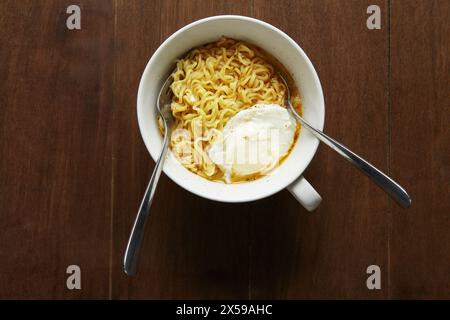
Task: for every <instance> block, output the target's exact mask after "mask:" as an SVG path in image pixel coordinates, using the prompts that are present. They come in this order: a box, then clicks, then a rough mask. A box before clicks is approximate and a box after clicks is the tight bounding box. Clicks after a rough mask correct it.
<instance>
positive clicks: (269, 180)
mask: <svg viewBox="0 0 450 320" xmlns="http://www.w3.org/2000/svg"><path fill="white" fill-rule="evenodd" d="M221 36H226V37H230V38H234V39H238V40H243V41H247V42H249V43H253V44H255V45H257V46H259V47H260V48H262V49H264V50H265V51H267V52H268V53H270V54H271V55H273V56H274V57H275V58H276V59H278V60H279V61H280V62H281V63H282V64H283V65H284V66H285V67H286V69H287V70H288V71H289V72H290V73H291V75H292V77H293V79H294V81H295V83H296V84H297V86H298V88H299V90H300V94H301V97H302V103H303V116H304V118H305V119H306V120H307V121H309V122H310V123H311V124H312V125H313V126H314V127H316V128H318V129H321V130H322V129H323V125H324V116H325V108H324V99H323V93H322V88H321V85H320V81H319V79H318V77H317V74H316V72H315V70H314V67H313V66H312V64H311V62H310V60H309V59H308V57H307V56H306V54H305V53H304V52H303V51H302V49H301V48H300V47H299V46H298V45H297V44H296V43H295V42H294V41H293V40H292V39H291V38H289V37H288V36H287V35H286V34H284V33H283V32H282V31H280V30H279V29H277V28H275V27H273V26H271V25H269V24H267V23H265V22H262V21H260V20H256V19H253V18H248V17H242V16H216V17H210V18H206V19H203V20H199V21H196V22H193V23H191V24H190V25H187V26H186V27H184V28H182V29H180V30H178V31H177V32H176V33H174V34H173V35H172V36H170V37H169V38H168V39H167V40H166V41H165V42H164V43H163V44H162V45H161V46H160V47H159V48H158V50H157V51H156V52H155V54H154V55H153V56H152V58H151V59H150V61H149V62H148V64H147V66H146V68H145V71H144V73H143V75H142V78H141V82H140V84H139V91H138V101H137V108H138V110H137V111H138V121H139V127H140V130H141V134H142V137H143V140H144V143H145V145H146V147H147V149H148V151H149V152H150V155H151V156H152V158H153V159H154V160H155V161H156V159H157V158H158V157H159V153H160V150H161V147H162V136H161V134H160V132H159V130H158V126H157V120H156V119H157V115H156V114H157V111H156V99H157V94H158V91H159V89H160V88H161V85H162V83H163V81H164V79H165V78H166V77H167V75H168V74H169V73H170V71H171V70H172V69H173V68H174V62H175V60H176V59H177V58H180V57H182V56H183V55H184V54H185V53H186V52H187V51H189V50H190V49H192V48H194V47H197V46H200V45H203V44H205V43H208V42H213V41H216V40H218V39H219V38H220V37H221ZM317 146H318V140H317V139H316V138H314V137H313V136H312V135H311V134H309V133H308V132H307V131H306V130H301V132H300V136H299V138H298V141H297V143H296V145H295V147H294V149H293V150H292V152H291V154H290V155H289V157H288V158H287V159H286V160H285V161H284V162H283V163H282V164H281V165H280V166H279V167H278V168H277V169H276V170H274V171H273V172H272V173H271V174H270V175H268V176H265V177H263V178H261V179H258V180H255V181H251V182H245V183H237V184H223V183H219V182H213V181H208V180H207V179H204V178H202V177H200V176H198V175H196V174H194V173H192V172H190V171H189V170H187V169H186V168H184V167H183V166H182V165H181V164H180V163H179V162H178V161H177V160H176V159H175V157H174V156H173V154H172V153H171V152H169V154H168V156H167V159H166V162H165V164H164V168H163V170H164V173H165V174H166V175H167V176H169V177H170V178H171V179H172V180H173V181H174V182H176V183H177V184H179V185H180V186H181V187H183V188H185V189H187V190H189V191H191V192H193V193H195V194H197V195H199V196H202V197H205V198H208V199H212V200H217V201H223V202H244V201H252V200H257V199H261V198H264V197H267V196H270V195H272V194H273V193H275V192H278V191H280V190H281V189H283V188H285V187H286V186H288V185H289V184H291V183H292V182H293V181H295V180H296V179H297V178H298V177H299V176H300V175H301V174H302V172H303V171H304V170H305V168H306V167H307V166H308V164H309V162H310V161H311V159H312V158H313V156H314V154H315V152H316V149H317Z"/></svg>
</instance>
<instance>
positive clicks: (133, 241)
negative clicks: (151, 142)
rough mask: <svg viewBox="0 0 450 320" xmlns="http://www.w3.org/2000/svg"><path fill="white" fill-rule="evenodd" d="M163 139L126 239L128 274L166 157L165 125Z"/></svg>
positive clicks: (167, 130)
mask: <svg viewBox="0 0 450 320" xmlns="http://www.w3.org/2000/svg"><path fill="white" fill-rule="evenodd" d="M164 132H165V134H164V141H163V147H162V150H161V154H160V156H159V159H158V161H157V162H156V165H155V169H154V170H153V174H152V177H151V178H150V182H149V183H148V186H147V189H146V190H145V194H144V198H143V199H142V202H141V206H140V207H139V211H138V214H137V216H136V220H135V221H134V225H133V229H132V230H131V234H130V238H129V239H128V244H127V249H126V251H125V257H124V261H123V270H124V271H125V273H126V274H127V275H129V276H132V275H135V274H136V267H137V261H138V255H139V248H140V246H141V242H142V237H143V234H144V227H145V222H146V221H147V218H148V216H149V213H150V207H151V205H152V200H153V196H154V195H155V191H156V186H157V185H158V181H159V177H160V176H161V171H162V168H163V164H164V160H165V158H166V154H167V149H168V146H169V143H168V140H169V137H170V126H168V125H165V130H164Z"/></svg>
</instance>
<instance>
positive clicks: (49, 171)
mask: <svg viewBox="0 0 450 320" xmlns="http://www.w3.org/2000/svg"><path fill="white" fill-rule="evenodd" d="M70 4H72V3H71V2H70V1H62V0H61V1H58V0H49V1H30V0H20V1H2V2H0V42H1V47H0V77H1V81H0V96H1V97H2V98H1V100H0V182H1V183H0V231H1V232H0V261H1V262H2V263H1V265H0V298H3V299H5V298H6V299H11V298H22V299H32V298H41V299H42V298H56V299H80V298H81V299H89V298H97V299H105V298H110V299H145V298H152V299H158V298H179V299H188V298H191V299H202V298H204V299H214V298H223V299H228V298H234V299H241V298H242V299H248V298H250V299H269V298H276V299H299V298H307V299H309V298H356V299H362V298H369V299H386V298H450V293H449V292H450V290H449V283H450V281H449V280H450V276H449V274H450V246H449V244H450V236H449V233H448V230H450V218H449V208H450V197H449V195H450V187H449V181H450V130H449V126H448V123H449V120H450V119H449V116H448V115H449V112H450V110H449V98H450V97H449V83H450V81H449V80H450V78H449V77H450V76H449V75H450V72H449V71H450V70H449V65H450V58H449V52H450V50H449V49H450V39H449V37H448V34H450V32H449V31H450V27H449V26H450V24H449V22H448V21H449V19H450V2H449V1H447V0H441V1H438V0H433V1H431V0H430V1H427V0H414V1H410V0H376V1H369V0H367V1H366V0H348V1H347V0H297V1H295V0H281V1H270V0H253V1H230V0H216V1H200V0H196V1H191V0H189V1H182V0H179V1H176V0H164V1H163V0H155V1H127V0H101V1H94V0H90V1H89V0H81V1H78V4H79V5H80V7H81V11H82V29H81V30H76V31H69V30H68V29H67V28H66V26H65V20H66V18H67V16H68V15H67V14H66V8H67V6H68V5H70ZM373 4H376V5H378V6H379V7H380V9H381V17H382V28H381V30H369V29H367V27H366V19H367V17H368V14H367V13H366V10H367V7H368V6H369V5H373ZM218 14H240V15H246V16H253V17H256V18H258V19H261V20H264V21H267V22H269V23H271V24H273V25H275V26H276V27H278V28H280V29H282V30H283V31H285V32H286V33H287V34H289V35H290V36H291V37H292V38H293V39H294V40H295V41H296V42H297V43H299V44H300V46H301V47H302V48H303V49H304V51H305V52H306V54H307V55H308V56H309V57H310V59H311V60H312V62H313V64H314V66H315V68H316V70H317V72H318V75H319V78H320V80H321V83H322V86H323V91H324V95H325V104H326V120H325V131H326V132H327V133H328V134H329V135H331V136H332V137H335V138H336V139H337V140H340V141H342V142H344V143H345V144H346V145H347V146H348V147H350V148H351V149H353V150H354V151H355V152H356V153H358V154H360V155H362V156H363V157H365V158H366V159H367V160H369V161H370V162H372V163H373V164H374V165H376V166H377V167H378V168H380V169H382V170H384V171H386V172H388V173H389V174H391V175H392V176H393V177H394V178H395V179H398V181H399V182H400V183H401V184H403V185H404V187H405V188H406V189H407V190H408V191H409V192H410V193H411V195H412V197H413V205H412V207H411V208H410V209H409V210H404V209H400V208H399V207H397V206H396V205H395V203H393V202H392V201H391V200H390V199H389V198H388V197H387V196H386V195H385V194H384V193H383V192H382V191H381V190H379V189H378V188H377V187H376V186H374V185H373V184H372V183H371V182H370V181H369V180H368V179H367V178H366V177H364V176H363V175H361V174H360V173H359V172H358V171H357V170H355V169H354V168H353V167H351V166H350V165H349V164H347V163H346V162H345V160H343V159H342V158H340V157H339V156H338V155H336V154H335V153H334V152H332V151H330V150H328V149H327V147H325V146H320V147H319V149H318V152H317V154H316V156H315V158H314V160H313V162H312V163H311V165H310V166H309V167H308V169H307V170H306V171H305V176H306V177H307V178H308V180H309V181H311V183H312V184H313V185H314V187H315V188H316V189H317V191H318V192H319V193H320V194H321V195H322V197H323V199H324V200H323V203H322V205H321V206H320V207H319V209H318V210H317V211H315V212H313V213H308V212H306V211H305V210H304V209H303V208H302V207H301V206H300V205H299V204H298V203H297V202H296V201H295V200H294V199H293V197H292V196H291V195H290V194H289V193H288V192H287V191H282V192H280V193H278V194H276V195H274V196H271V197H269V198H267V199H264V200H260V201H257V202H252V203H246V204H223V203H218V202H213V201H209V200H205V199H202V198H199V197H197V196H194V195H192V194H190V193H189V192H187V191H186V190H184V189H182V188H181V187H179V186H177V185H176V184H175V183H173V182H172V181H170V179H169V178H167V177H166V176H165V175H162V177H161V180H160V184H159V186H158V191H157V194H156V197H155V200H154V202H153V207H152V212H151V219H150V221H149V223H148V224H147V228H146V234H145V238H144V242H143V247H142V252H141V259H140V266H139V274H138V275H137V276H136V277H134V278H128V277H127V276H125V275H124V274H123V272H122V259H123V253H124V250H125V245H126V242H127V239H128V235H129V232H130V229H131V226H132V223H133V221H134V218H135V214H136V211H137V208H138V206H139V203H140V200H141V197H142V195H143V192H144V190H145V187H146V184H147V182H148V179H149V177H150V175H151V172H152V170H153V167H154V162H153V161H152V160H151V158H150V156H149V155H148V152H147V150H146V148H145V146H144V144H143V142H142V139H141V137H140V133H139V129H138V125H137V120H136V93H137V88H138V83H139V79H140V76H141V74H142V71H143V70H144V68H145V65H146V63H147V61H148V59H149V58H150V57H151V55H152V54H153V53H154V51H155V50H156V49H157V48H158V46H159V45H160V44H161V43H162V42H163V41H164V40H165V39H166V38H167V37H168V36H169V35H170V34H172V33H173V32H174V31H176V30H177V29H179V28H180V27H182V26H184V25H186V24H188V23H189V22H192V21H195V20H197V19H200V18H203V17H207V16H211V15H218ZM72 264H75V265H79V266H80V267H81V270H82V289H81V290H73V291H71V290H68V289H67V288H66V277H67V274H66V268H67V266H69V265H72ZM373 264H374V265H378V266H380V268H381V277H382V285H381V290H368V289H367V287H366V279H367V277H368V275H367V274H366V268H367V267H368V266H369V265H373Z"/></svg>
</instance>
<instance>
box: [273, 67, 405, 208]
mask: <svg viewBox="0 0 450 320" xmlns="http://www.w3.org/2000/svg"><path fill="white" fill-rule="evenodd" d="M278 75H279V77H280V78H281V80H282V81H283V82H284V85H285V87H286V93H287V94H286V96H287V99H286V100H287V104H288V106H289V110H290V111H291V112H292V114H293V115H294V117H295V118H296V119H297V121H298V122H300V124H301V125H302V126H303V127H304V128H306V129H308V130H309V132H311V133H312V134H313V135H314V136H315V137H316V138H318V139H319V140H320V141H322V142H323V143H325V144H326V145H327V146H329V147H330V148H331V149H333V150H334V151H336V152H337V153H339V154H340V155H341V156H343V157H344V158H345V159H347V160H348V161H350V163H352V164H353V165H355V166H356V167H357V168H358V169H359V170H361V171H362V172H363V173H365V174H366V175H367V176H368V177H369V178H370V179H371V180H372V181H373V182H375V183H376V184H377V185H378V186H379V187H380V188H381V189H383V190H384V191H385V192H386V193H387V194H389V195H390V196H391V197H392V198H393V199H394V200H395V201H396V202H397V203H398V204H399V205H400V206H402V207H404V208H408V207H409V206H410V205H411V197H410V196H409V195H408V193H407V192H406V191H405V189H403V188H402V187H401V186H400V185H399V184H398V183H397V182H395V181H394V180H392V179H391V178H389V177H388V176H387V175H385V174H384V173H383V172H381V171H380V170H378V169H377V168H375V167H374V166H373V165H371V164H370V163H368V162H367V161H366V160H364V159H363V158H361V157H360V156H358V155H357V154H355V153H354V152H352V151H351V150H349V149H348V148H347V147H345V146H343V145H342V144H340V143H339V142H337V141H336V140H334V139H333V138H330V137H329V136H327V135H326V134H325V133H323V132H321V131H319V130H317V129H314V128H313V127H312V126H311V125H310V124H309V123H308V122H306V120H305V119H303V118H302V117H301V116H300V115H299V114H298V113H297V111H296V110H295V108H294V107H293V106H292V104H291V94H290V92H289V86H288V85H287V82H286V80H285V78H284V77H283V76H282V75H281V74H278Z"/></svg>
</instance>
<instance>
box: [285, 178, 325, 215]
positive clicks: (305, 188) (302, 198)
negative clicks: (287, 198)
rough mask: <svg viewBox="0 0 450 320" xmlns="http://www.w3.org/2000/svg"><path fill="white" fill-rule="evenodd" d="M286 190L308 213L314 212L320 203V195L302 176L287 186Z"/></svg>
mask: <svg viewBox="0 0 450 320" xmlns="http://www.w3.org/2000/svg"><path fill="white" fill-rule="evenodd" d="M287 189H288V190H289V192H290V193H291V194H292V195H293V196H294V198H295V199H297V201H298V202H300V204H301V205H302V206H303V207H304V208H305V209H306V210H308V211H314V210H315V209H316V208H317V207H318V206H319V204H320V203H321V202H322V197H321V196H320V194H319V193H317V191H316V190H315V189H314V188H313V186H312V185H311V184H310V183H309V182H308V181H307V180H306V179H305V178H304V177H303V176H300V177H299V178H298V179H297V180H295V181H294V182H293V183H291V184H290V185H289V186H287Z"/></svg>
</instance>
